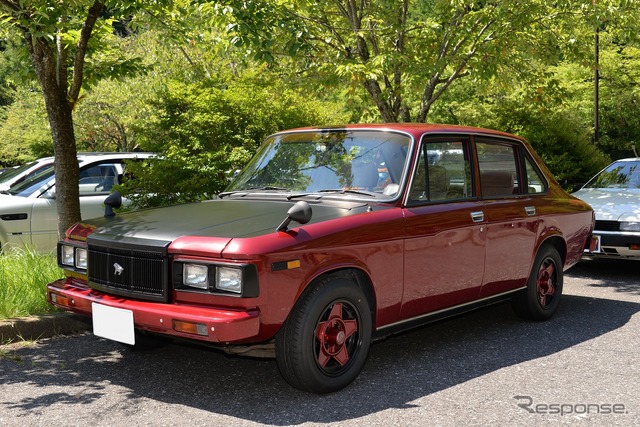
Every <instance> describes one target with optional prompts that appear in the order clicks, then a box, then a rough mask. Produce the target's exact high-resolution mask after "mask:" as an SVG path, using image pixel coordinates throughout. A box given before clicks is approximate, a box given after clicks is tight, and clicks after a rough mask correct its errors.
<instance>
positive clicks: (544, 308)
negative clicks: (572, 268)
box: [512, 245, 563, 320]
mask: <svg viewBox="0 0 640 427" xmlns="http://www.w3.org/2000/svg"><path fill="white" fill-rule="evenodd" d="M562 267H563V265H562V258H560V254H559V253H558V250H557V249H556V248H555V247H553V246H549V245H546V246H543V247H541V248H540V250H539V251H538V255H537V256H536V259H535V262H534V263H533V268H532V270H531V275H530V276H529V280H528V281H527V288H526V289H525V290H523V291H522V292H520V293H518V295H516V296H515V297H514V298H513V300H512V305H513V308H514V310H515V312H516V313H517V314H518V315H519V316H521V317H524V318H526V319H532V320H546V319H549V318H550V317H551V316H553V314H554V313H555V312H556V310H557V309H558V305H559V304H560V296H561V295H562V283H563V272H562Z"/></svg>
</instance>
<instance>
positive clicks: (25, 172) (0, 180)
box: [0, 157, 54, 193]
mask: <svg viewBox="0 0 640 427" xmlns="http://www.w3.org/2000/svg"><path fill="white" fill-rule="evenodd" d="M53 161H54V158H53V157H43V158H41V159H38V160H34V161H33V162H29V163H25V164H24V165H21V166H16V167H14V168H9V169H7V170H5V171H4V172H3V173H2V174H0V193H2V192H4V191H7V190H9V189H10V188H11V186H12V185H16V184H19V183H21V182H22V181H24V180H25V179H29V178H30V177H32V176H34V175H37V174H38V172H40V171H42V170H43V169H45V168H47V167H49V166H51V165H52V164H53Z"/></svg>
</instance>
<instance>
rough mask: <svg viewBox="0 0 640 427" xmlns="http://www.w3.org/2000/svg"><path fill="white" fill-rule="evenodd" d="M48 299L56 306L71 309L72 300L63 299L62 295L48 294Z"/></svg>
mask: <svg viewBox="0 0 640 427" xmlns="http://www.w3.org/2000/svg"><path fill="white" fill-rule="evenodd" d="M49 298H51V302H52V303H54V304H57V305H61V306H63V307H73V300H71V299H69V298H67V297H63V296H62V295H58V294H54V293H53V292H50V293H49Z"/></svg>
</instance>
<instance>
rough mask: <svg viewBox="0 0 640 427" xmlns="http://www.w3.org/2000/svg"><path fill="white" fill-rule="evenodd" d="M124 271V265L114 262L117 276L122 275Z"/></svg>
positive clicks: (114, 272)
mask: <svg viewBox="0 0 640 427" xmlns="http://www.w3.org/2000/svg"><path fill="white" fill-rule="evenodd" d="M123 271H124V267H123V266H121V265H120V264H118V263H117V262H116V263H114V264H113V274H114V275H116V276H122V272H123Z"/></svg>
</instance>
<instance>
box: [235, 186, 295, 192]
mask: <svg viewBox="0 0 640 427" xmlns="http://www.w3.org/2000/svg"><path fill="white" fill-rule="evenodd" d="M261 190H277V191H289V189H288V188H284V187H274V186H272V185H265V186H263V187H249V188H247V189H246V190H245V191H261Z"/></svg>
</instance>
